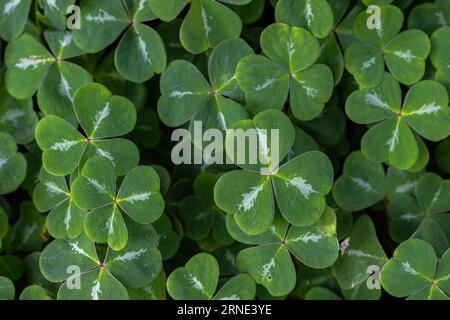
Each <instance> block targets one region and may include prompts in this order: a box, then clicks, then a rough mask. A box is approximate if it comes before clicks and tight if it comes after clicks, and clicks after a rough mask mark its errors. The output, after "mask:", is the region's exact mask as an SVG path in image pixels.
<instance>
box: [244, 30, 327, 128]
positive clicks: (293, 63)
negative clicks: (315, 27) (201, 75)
mask: <svg viewBox="0 0 450 320" xmlns="http://www.w3.org/2000/svg"><path fill="white" fill-rule="evenodd" d="M260 42H261V48H262V51H263V53H264V54H265V55H266V56H261V55H251V56H248V57H245V58H243V59H242V60H241V61H240V62H239V64H238V66H237V70H236V77H237V81H238V84H239V87H240V88H241V89H242V91H244V93H245V98H246V102H247V107H248V109H249V110H250V111H251V112H252V113H254V114H257V113H258V112H260V111H263V110H265V109H282V108H283V106H284V104H285V102H286V100H287V98H288V94H289V93H290V107H291V110H292V112H293V114H294V116H295V117H296V118H298V119H300V120H311V119H313V118H315V117H317V116H318V115H319V114H320V113H321V112H322V110H323V108H324V106H325V103H326V102H327V101H328V100H329V99H330V98H331V94H332V92H333V87H334V80H333V74H332V72H331V70H330V69H329V68H328V67H327V66H325V65H323V64H315V63H316V61H317V59H318V58H319V56H320V45H319V41H318V40H317V39H316V38H314V36H313V35H312V34H311V33H310V32H309V31H307V30H306V29H303V28H298V27H290V26H289V25H287V24H283V23H275V24H272V25H270V26H269V27H267V28H266V29H265V30H264V31H263V33H262V34H261V39H260Z"/></svg>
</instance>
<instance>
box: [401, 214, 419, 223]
mask: <svg viewBox="0 0 450 320" xmlns="http://www.w3.org/2000/svg"><path fill="white" fill-rule="evenodd" d="M415 219H417V216H416V215H415V214H412V213H405V214H402V215H401V216H400V220H404V221H408V222H409V221H412V220H415Z"/></svg>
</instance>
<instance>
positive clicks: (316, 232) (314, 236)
mask: <svg viewBox="0 0 450 320" xmlns="http://www.w3.org/2000/svg"><path fill="white" fill-rule="evenodd" d="M227 227H228V230H229V231H230V234H231V235H232V236H233V237H234V238H235V239H236V240H238V241H240V242H244V243H248V244H253V245H257V246H255V247H251V248H248V249H244V250H242V251H241V252H240V253H239V254H238V256H237V258H236V261H237V267H238V269H239V270H240V271H242V272H248V273H249V274H250V275H251V276H252V277H253V278H254V279H255V281H256V283H258V284H262V285H263V286H264V287H265V288H266V289H267V290H268V291H269V293H270V294H271V295H273V296H284V295H286V294H288V293H289V292H291V291H292V290H293V288H294V285H295V281H296V274H295V268H294V264H293V261H292V258H291V254H292V255H293V256H294V257H295V258H296V259H298V260H300V261H301V262H302V263H304V264H305V265H308V266H310V267H312V268H317V269H322V268H327V267H329V266H331V265H332V264H333V263H334V262H335V261H336V259H337V257H338V251H339V245H338V241H337V239H336V215H335V213H334V211H333V210H332V209H330V208H327V209H326V210H325V211H324V213H323V215H322V217H320V219H319V221H317V222H316V223H315V224H313V225H310V226H306V227H296V226H289V225H288V224H287V223H286V222H285V221H284V220H283V219H282V218H277V219H276V220H275V221H274V224H273V225H272V226H271V227H270V228H269V230H267V231H266V232H265V233H263V234H261V235H259V236H250V235H247V234H245V233H243V232H242V231H241V230H240V229H239V227H238V226H237V225H235V222H234V220H233V219H227Z"/></svg>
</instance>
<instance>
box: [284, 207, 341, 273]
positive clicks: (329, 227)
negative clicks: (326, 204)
mask: <svg viewBox="0 0 450 320" xmlns="http://www.w3.org/2000/svg"><path fill="white" fill-rule="evenodd" d="M285 242H286V246H287V248H288V249H289V251H291V252H292V254H293V255H294V256H295V257H296V258H297V259H298V260H300V261H301V262H302V263H303V264H305V265H307V266H309V267H312V268H317V269H323V268H327V267H329V266H331V265H333V264H334V262H335V261H336V259H337V258H338V254H339V243H338V241H337V239H336V214H335V213H334V211H333V210H332V209H330V208H327V209H326V210H325V212H324V213H323V215H322V217H321V218H320V220H319V221H317V222H316V223H315V224H313V225H310V226H306V227H295V226H293V227H291V228H290V229H289V232H288V234H287V236H286V240H285Z"/></svg>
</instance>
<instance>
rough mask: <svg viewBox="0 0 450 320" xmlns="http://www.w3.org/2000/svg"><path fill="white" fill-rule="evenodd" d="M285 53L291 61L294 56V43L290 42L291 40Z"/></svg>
mask: <svg viewBox="0 0 450 320" xmlns="http://www.w3.org/2000/svg"><path fill="white" fill-rule="evenodd" d="M287 52H288V55H289V60H291V59H292V56H293V55H294V52H295V49H294V42H293V41H292V38H291V39H290V40H289V42H288V43H287Z"/></svg>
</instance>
